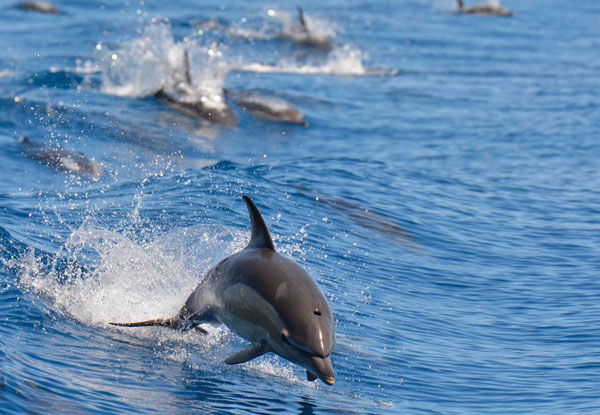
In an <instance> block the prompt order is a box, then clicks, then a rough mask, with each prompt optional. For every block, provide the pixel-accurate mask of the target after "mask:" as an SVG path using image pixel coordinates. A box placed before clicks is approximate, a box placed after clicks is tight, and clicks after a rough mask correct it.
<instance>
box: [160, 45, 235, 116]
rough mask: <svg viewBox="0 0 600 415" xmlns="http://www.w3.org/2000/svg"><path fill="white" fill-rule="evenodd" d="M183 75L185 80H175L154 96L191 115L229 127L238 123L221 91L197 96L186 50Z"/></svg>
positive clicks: (169, 105)
mask: <svg viewBox="0 0 600 415" xmlns="http://www.w3.org/2000/svg"><path fill="white" fill-rule="evenodd" d="M184 76H185V80H183V81H180V82H177V83H176V84H175V86H174V88H165V87H163V88H161V89H159V90H158V91H157V92H156V93H155V94H154V97H155V98H157V99H159V100H160V101H162V102H164V103H165V105H167V106H168V107H170V108H172V109H174V110H176V111H178V112H181V113H183V114H187V115H189V116H191V117H196V118H201V119H203V120H206V121H210V122H212V123H215V124H221V125H225V126H230V127H234V126H236V125H237V124H238V119H237V116H236V115H235V113H234V112H233V111H232V110H231V108H229V106H228V105H227V104H226V102H225V98H224V94H223V92H222V91H217V92H215V93H203V94H202V95H201V96H198V95H199V94H198V93H197V92H198V91H197V89H196V88H194V84H193V81H192V75H191V71H190V58H189V54H188V51H187V50H186V51H185V52H184Z"/></svg>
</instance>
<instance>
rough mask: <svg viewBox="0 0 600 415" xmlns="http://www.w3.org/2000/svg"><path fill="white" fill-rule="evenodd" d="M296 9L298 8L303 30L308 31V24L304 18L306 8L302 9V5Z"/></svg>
mask: <svg viewBox="0 0 600 415" xmlns="http://www.w3.org/2000/svg"><path fill="white" fill-rule="evenodd" d="M296 9H297V10H298V20H300V26H302V30H304V31H305V32H308V26H307V25H306V19H305V18H304V10H302V7H300V6H298V7H296Z"/></svg>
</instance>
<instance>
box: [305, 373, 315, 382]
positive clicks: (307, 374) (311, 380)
mask: <svg viewBox="0 0 600 415" xmlns="http://www.w3.org/2000/svg"><path fill="white" fill-rule="evenodd" d="M306 380H308V381H309V382H313V381H315V380H317V375H314V374H313V373H311V372H309V371H308V370H307V371H306Z"/></svg>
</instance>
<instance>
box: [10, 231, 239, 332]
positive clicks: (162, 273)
mask: <svg viewBox="0 0 600 415" xmlns="http://www.w3.org/2000/svg"><path fill="white" fill-rule="evenodd" d="M245 239H246V235H245V234H243V233H242V232H239V233H238V232H235V231H232V230H229V229H225V228H222V227H216V226H195V227H192V228H186V229H179V230H175V231H172V232H170V233H167V234H163V235H160V236H159V237H157V238H156V239H153V240H150V241H142V242H138V241H136V240H135V239H134V238H130V237H128V236H127V235H126V234H125V233H119V232H114V231H110V230H107V229H103V228H101V227H98V226H96V225H95V224H94V222H93V221H86V222H85V223H83V224H82V225H81V226H80V227H79V228H78V229H77V230H75V231H74V232H73V233H72V234H71V236H70V237H69V239H68V241H67V242H66V244H65V245H64V247H63V250H62V252H61V254H60V255H61V257H62V258H61V259H63V260H66V261H67V263H68V264H69V265H68V266H66V269H65V267H64V266H62V267H57V266H56V265H53V266H50V267H49V268H48V267H44V266H42V264H41V260H40V258H37V257H36V256H35V255H33V254H32V253H30V254H29V255H27V256H26V257H24V258H22V261H21V264H22V265H21V267H22V270H21V273H20V282H21V284H22V285H23V286H24V287H26V288H29V289H31V290H33V291H34V292H36V293H37V294H39V295H40V296H42V297H44V298H47V299H49V303H50V304H51V306H52V307H53V308H54V309H55V311H57V312H60V313H63V314H68V315H70V316H71V317H72V318H75V319H77V320H79V321H81V322H83V323H86V324H93V325H106V324H107V323H108V322H110V321H139V320H146V319H152V318H157V317H168V316H172V315H174V314H175V313H176V312H177V311H178V310H179V308H180V307H181V305H182V304H183V303H184V301H185V299H186V298H187V296H188V295H189V294H190V292H191V291H192V290H193V289H194V287H195V286H196V284H197V283H198V281H199V280H200V278H201V275H203V274H204V272H205V271H206V270H207V269H208V268H209V267H210V266H211V265H213V264H214V263H216V262H217V261H218V260H219V259H221V258H223V257H224V256H226V255H230V254H231V253H233V252H234V251H236V250H237V249H239V248H241V247H242V246H243V244H244V243H245ZM57 262H58V261H57ZM62 262H63V263H64V261H62ZM81 265H85V267H86V268H82V267H81ZM82 270H84V271H82Z"/></svg>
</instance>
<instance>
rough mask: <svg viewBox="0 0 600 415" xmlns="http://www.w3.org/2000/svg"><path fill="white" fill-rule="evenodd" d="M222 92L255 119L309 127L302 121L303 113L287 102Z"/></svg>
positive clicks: (251, 94) (252, 95)
mask: <svg viewBox="0 0 600 415" xmlns="http://www.w3.org/2000/svg"><path fill="white" fill-rule="evenodd" d="M223 91H224V92H225V95H227V96H228V97H230V98H231V99H233V101H234V102H235V103H236V104H237V105H238V106H239V107H240V108H241V109H243V110H244V111H248V112H250V113H251V114H252V115H254V116H255V117H258V118H264V119H267V120H272V121H278V122H285V123H290V124H298V125H303V126H305V127H308V126H309V125H308V123H307V122H306V121H305V120H304V113H303V112H302V111H300V110H299V109H298V108H296V107H294V106H293V105H291V104H290V103H288V102H285V101H282V100H280V99H277V98H273V97H264V96H261V95H258V94H255V93H239V92H237V93H236V92H231V91H229V90H227V89H224V90H223Z"/></svg>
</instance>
